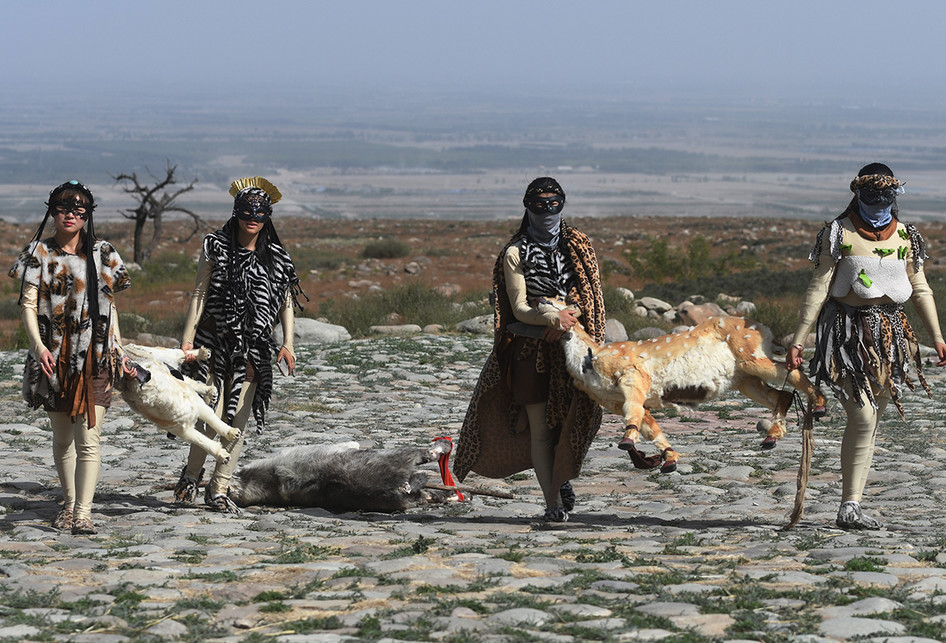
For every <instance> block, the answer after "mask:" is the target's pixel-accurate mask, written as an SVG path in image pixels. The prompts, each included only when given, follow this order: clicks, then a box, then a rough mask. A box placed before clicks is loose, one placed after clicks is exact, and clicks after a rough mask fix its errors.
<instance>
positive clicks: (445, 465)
mask: <svg viewBox="0 0 946 643" xmlns="http://www.w3.org/2000/svg"><path fill="white" fill-rule="evenodd" d="M437 440H446V441H447V442H449V443H450V450H449V451H447V452H446V453H442V454H441V455H440V458H439V459H438V461H437V464H439V465H440V478H441V479H442V480H443V483H444V484H445V485H446V486H448V487H456V486H457V485H456V483H455V482H454V481H453V476H452V475H450V454H451V453H453V440H452V439H450V438H449V437H447V436H444V437H442V438H434V439H433V442H436V441H437ZM456 494H457V499H458V500H460V501H463V500H464V498H463V494H462V493H460V490H459V489H457V491H456Z"/></svg>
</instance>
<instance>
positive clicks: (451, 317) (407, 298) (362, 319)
mask: <svg viewBox="0 0 946 643" xmlns="http://www.w3.org/2000/svg"><path fill="white" fill-rule="evenodd" d="M488 312H489V310H487V309H486V306H482V307H472V308H471V307H469V306H460V305H457V302H456V301H455V298H452V297H444V296H443V295H442V294H440V293H439V292H437V291H436V290H434V289H433V288H432V287H430V286H428V285H426V284H423V283H420V282H412V283H410V284H407V285H404V286H399V287H397V288H392V289H391V290H387V291H384V292H379V293H375V294H372V295H368V296H366V297H362V298H360V299H336V300H332V301H327V302H323V303H322V305H321V306H320V307H319V313H320V314H321V315H323V316H325V317H327V318H328V319H329V320H330V321H331V322H332V323H333V324H338V325H340V326H344V327H345V328H346V329H347V330H348V332H349V333H351V334H352V336H353V337H364V336H366V335H367V334H368V332H369V328H370V327H371V326H376V325H381V324H384V323H385V322H386V320H387V317H388V315H390V314H391V313H398V314H399V315H400V316H401V319H402V320H403V323H405V324H417V325H418V326H422V327H423V326H426V325H427V324H443V325H444V326H445V327H447V328H451V327H455V326H456V324H457V323H459V322H461V321H463V320H464V319H469V318H470V317H475V316H476V315H483V314H486V313H488Z"/></svg>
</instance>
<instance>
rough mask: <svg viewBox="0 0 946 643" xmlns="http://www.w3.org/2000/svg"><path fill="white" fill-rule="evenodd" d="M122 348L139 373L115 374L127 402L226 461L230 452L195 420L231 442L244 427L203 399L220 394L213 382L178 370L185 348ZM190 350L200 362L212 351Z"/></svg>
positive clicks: (174, 433)
mask: <svg viewBox="0 0 946 643" xmlns="http://www.w3.org/2000/svg"><path fill="white" fill-rule="evenodd" d="M124 350H125V355H126V356H127V357H128V359H129V361H130V363H129V366H130V367H133V368H134V369H135V370H136V371H137V376H136V377H129V376H128V375H123V376H122V377H119V378H117V380H116V384H115V388H116V389H117V390H118V391H119V392H120V393H121V394H122V397H123V398H124V400H125V402H127V403H128V406H130V407H131V408H132V410H134V411H135V412H137V413H138V414H140V415H142V416H144V417H145V418H146V419H148V420H150V421H151V422H153V423H154V424H156V425H157V426H158V427H159V428H161V429H163V430H164V431H167V432H168V433H170V434H172V435H175V436H177V437H179V438H181V439H182V440H184V441H185V442H190V443H191V444H196V445H197V446H199V447H200V448H201V449H203V450H204V451H206V452H207V453H209V454H211V455H212V456H213V457H215V458H216V459H217V460H219V461H220V462H226V461H228V460H229V459H230V452H229V451H227V450H226V449H225V448H224V447H223V445H222V444H221V443H220V442H217V441H216V440H212V439H211V438H209V437H207V436H206V435H204V434H203V433H202V432H201V431H199V430H198V429H197V423H198V422H204V423H205V424H206V425H207V426H209V427H210V428H211V429H213V430H214V431H215V432H216V433H217V434H218V435H219V436H220V437H221V439H223V440H228V441H230V440H234V439H236V438H237V437H238V436H239V435H240V431H239V429H236V428H234V427H232V426H230V425H229V424H227V423H226V422H224V421H223V420H221V419H220V418H218V417H217V415H216V413H214V410H213V409H212V408H211V407H210V406H208V405H207V402H205V398H206V399H211V400H212V399H213V398H215V397H216V395H217V390H216V388H215V387H214V386H212V385H210V384H204V383H201V382H198V381H197V380H194V379H191V378H189V377H186V376H184V375H183V374H181V373H180V371H179V369H180V367H181V365H182V364H183V363H184V361H185V359H186V358H187V355H186V354H185V353H184V351H182V350H180V349H176V348H156V347H152V346H139V345H137V344H127V345H125V347H124ZM191 354H193V355H194V356H195V357H196V358H197V359H198V360H200V361H203V360H207V359H209V358H210V349H208V348H200V349H197V350H194V351H191ZM172 370H173V371H174V372H173V374H172ZM202 396H203V397H202Z"/></svg>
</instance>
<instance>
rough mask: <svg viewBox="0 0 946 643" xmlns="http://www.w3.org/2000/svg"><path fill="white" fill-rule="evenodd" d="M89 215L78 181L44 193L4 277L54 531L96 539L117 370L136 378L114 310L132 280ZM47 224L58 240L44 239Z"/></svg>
mask: <svg viewBox="0 0 946 643" xmlns="http://www.w3.org/2000/svg"><path fill="white" fill-rule="evenodd" d="M94 209H95V199H94V198H93V197H92V191H91V190H89V188H87V187H86V186H84V185H82V184H81V183H79V182H78V181H74V180H73V181H67V182H66V183H63V184H62V185H60V186H58V187H56V188H54V189H53V190H52V191H50V193H49V201H48V202H47V203H46V215H45V216H44V217H43V221H42V223H40V225H39V228H38V229H37V231H36V234H35V235H34V236H33V239H32V240H31V241H30V243H29V244H28V245H27V246H26V247H25V248H24V249H23V251H22V252H21V253H20V256H19V258H18V259H17V261H16V264H14V266H13V268H12V269H10V273H9V274H10V276H11V277H13V278H15V279H18V280H19V281H20V298H19V301H18V303H19V305H20V307H21V308H22V316H23V325H24V327H25V328H26V334H27V337H28V338H29V342H30V350H29V352H28V353H27V357H26V368H25V370H24V372H23V397H24V399H25V400H26V402H27V404H29V405H30V407H31V408H34V409H35V408H40V407H43V409H45V410H46V412H47V414H48V415H49V423H50V425H51V426H52V432H53V460H54V461H55V464H56V472H57V473H58V474H59V482H60V484H61V485H62V497H63V503H62V509H61V510H60V511H59V513H58V514H57V515H56V518H55V519H54V520H53V523H52V526H53V527H54V528H56V529H60V530H67V529H68V530H71V531H72V533H73V534H83V535H84V534H94V533H96V528H95V526H94V525H93V523H92V499H93V497H94V496H95V485H96V483H97V482H98V476H99V468H100V463H101V457H102V456H101V448H100V439H101V432H102V421H103V419H104V417H105V409H106V408H108V407H109V405H110V404H111V399H112V382H113V380H114V377H115V372H116V371H117V370H118V369H119V368H121V369H122V370H123V372H124V373H125V374H127V375H129V376H131V377H134V375H135V374H136V373H135V370H134V369H132V368H128V366H127V363H126V359H125V357H124V354H123V351H122V342H121V333H120V332H119V329H118V312H117V311H116V310H115V304H114V296H115V293H117V292H120V291H122V290H124V289H125V288H128V286H129V285H131V280H130V279H129V277H128V271H127V270H126V269H125V264H124V263H122V259H121V257H120V256H119V255H118V252H117V251H116V250H115V248H113V247H112V245H111V244H110V243H108V242H107V241H102V240H101V239H96V238H95V232H94V230H93V227H92V211H93V210H94ZM50 218H52V219H53V223H54V224H55V228H56V232H55V234H53V236H51V237H47V238H44V237H43V230H44V229H45V227H46V223H47V222H48V221H49V219H50ZM119 364H121V365H120V366H119Z"/></svg>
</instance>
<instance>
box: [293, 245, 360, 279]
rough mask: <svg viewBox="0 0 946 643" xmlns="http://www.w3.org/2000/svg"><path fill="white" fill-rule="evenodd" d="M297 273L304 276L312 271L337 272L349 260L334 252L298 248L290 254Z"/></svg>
mask: <svg viewBox="0 0 946 643" xmlns="http://www.w3.org/2000/svg"><path fill="white" fill-rule="evenodd" d="M290 255H291V256H292V263H293V264H294V265H295V266H296V272H297V273H299V274H300V275H304V274H305V273H307V272H309V271H310V270H335V269H337V268H341V267H342V266H344V265H345V263H346V262H347V261H348V259H347V258H346V257H345V255H343V254H339V253H337V252H334V251H332V250H320V249H318V248H306V247H298V248H293V249H292V251H291V252H290Z"/></svg>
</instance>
